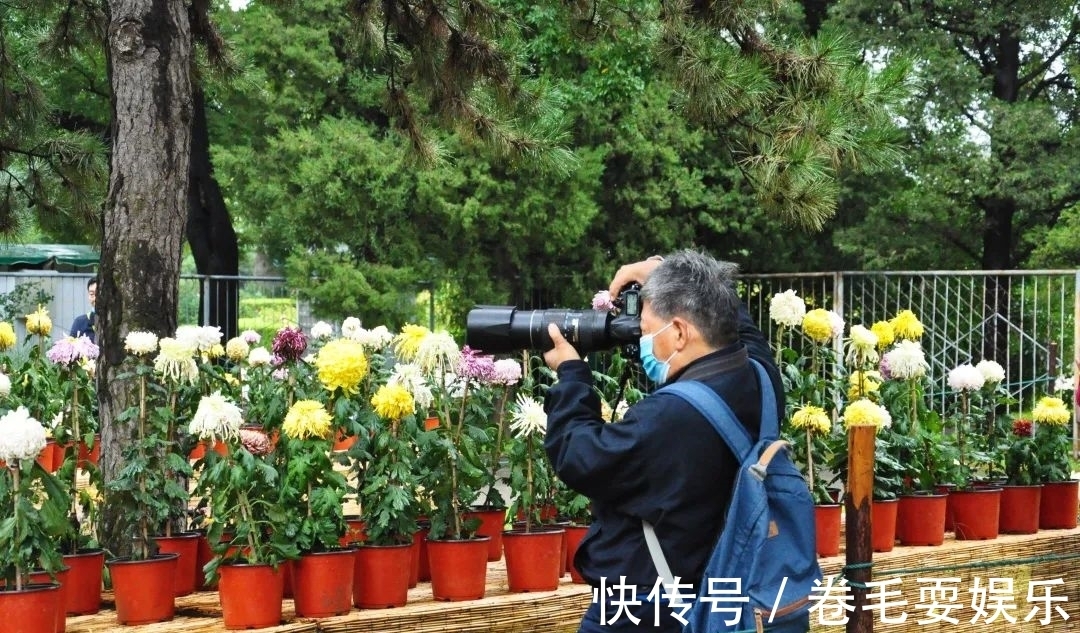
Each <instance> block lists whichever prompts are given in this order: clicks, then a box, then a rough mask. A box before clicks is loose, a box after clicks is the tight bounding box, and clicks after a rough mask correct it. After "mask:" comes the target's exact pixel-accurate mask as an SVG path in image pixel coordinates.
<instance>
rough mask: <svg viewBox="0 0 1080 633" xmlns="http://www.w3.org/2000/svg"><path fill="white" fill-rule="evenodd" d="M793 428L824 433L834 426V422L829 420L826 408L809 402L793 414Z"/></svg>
mask: <svg viewBox="0 0 1080 633" xmlns="http://www.w3.org/2000/svg"><path fill="white" fill-rule="evenodd" d="M791 428H793V429H809V430H810V432H811V433H821V434H824V433H828V432H829V429H831V428H832V422H830V421H829V414H827V413H825V409H822V408H821V407H815V406H814V405H812V404H808V405H806V406H804V407H802V408H801V409H799V410H798V411H796V412H795V414H794V415H792V416H791Z"/></svg>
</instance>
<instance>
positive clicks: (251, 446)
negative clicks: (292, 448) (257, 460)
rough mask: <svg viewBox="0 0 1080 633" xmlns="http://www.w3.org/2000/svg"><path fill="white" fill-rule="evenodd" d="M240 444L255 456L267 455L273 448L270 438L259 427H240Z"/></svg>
mask: <svg viewBox="0 0 1080 633" xmlns="http://www.w3.org/2000/svg"><path fill="white" fill-rule="evenodd" d="M240 444H241V445H242V446H243V447H244V448H245V449H246V450H247V452H249V453H251V454H252V455H255V456H256V457H258V456H262V455H269V454H270V451H272V450H273V449H274V445H273V443H272V442H271V441H270V438H269V437H268V436H267V435H266V433H264V432H263V431H260V430H259V429H240Z"/></svg>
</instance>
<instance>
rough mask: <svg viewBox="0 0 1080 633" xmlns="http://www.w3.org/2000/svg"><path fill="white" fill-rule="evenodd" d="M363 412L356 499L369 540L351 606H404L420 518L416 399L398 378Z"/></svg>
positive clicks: (360, 551) (360, 555) (362, 548)
mask: <svg viewBox="0 0 1080 633" xmlns="http://www.w3.org/2000/svg"><path fill="white" fill-rule="evenodd" d="M370 405H371V407H370V409H369V410H368V415H366V416H365V420H366V422H367V426H366V428H367V429H368V431H369V433H368V438H369V439H368V440H367V441H361V442H357V446H358V447H359V446H363V447H364V449H363V453H362V454H360V455H358V456H357V460H356V463H357V464H363V466H362V467H358V468H357V471H356V499H357V502H358V503H359V504H360V509H361V518H362V519H363V522H364V528H365V539H364V542H362V543H360V544H359V546H358V548H357V553H356V573H355V578H356V582H355V583H354V588H353V604H354V605H355V606H356V607H357V608H361V609H377V608H385V607H400V606H402V605H404V604H405V602H406V600H407V598H408V593H409V581H410V578H411V576H412V571H413V534H414V533H415V532H416V531H417V519H418V517H419V514H420V512H419V504H418V501H417V498H418V496H419V490H418V488H419V477H418V473H417V471H416V461H417V460H416V446H415V437H416V434H417V432H418V428H417V420H416V408H417V407H416V401H415V399H414V398H413V394H412V393H411V392H410V391H409V389H408V388H407V387H406V386H405V385H404V384H402V383H400V382H389V383H387V384H384V385H381V386H380V387H379V388H378V389H377V390H376V392H375V394H374V395H373V396H372V397H371V400H370Z"/></svg>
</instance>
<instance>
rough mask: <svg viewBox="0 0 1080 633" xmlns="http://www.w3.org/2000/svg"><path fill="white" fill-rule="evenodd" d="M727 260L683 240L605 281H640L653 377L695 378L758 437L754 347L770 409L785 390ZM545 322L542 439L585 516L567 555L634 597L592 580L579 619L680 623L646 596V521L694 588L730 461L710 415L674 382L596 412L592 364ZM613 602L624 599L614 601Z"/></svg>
mask: <svg viewBox="0 0 1080 633" xmlns="http://www.w3.org/2000/svg"><path fill="white" fill-rule="evenodd" d="M736 270H737V268H736V266H735V264H731V263H727V262H721V261H717V260H716V259H713V258H712V257H710V256H709V255H706V254H704V253H699V252H695V251H691V250H684V251H680V252H677V253H673V254H671V255H669V256H667V257H664V258H661V257H655V258H650V259H649V260H645V261H642V262H637V263H636V264H629V265H627V266H623V267H622V268H620V269H619V271H618V273H617V274H616V275H615V278H614V279H613V280H612V283H611V287H612V288H613V289H614V291H615V292H617V291H618V290H619V288H621V287H622V286H623V285H624V284H626V283H628V282H631V281H636V282H640V283H643V286H642V288H641V299H642V310H641V360H642V366H643V369H644V371H645V373H646V374H647V375H648V376H649V378H650V379H651V380H652V381H653V382H654V383H655V384H656V385H657V386H659V385H662V384H665V383H669V382H673V381H680V380H697V381H701V382H703V383H704V384H706V385H707V386H708V387H710V388H712V389H713V390H715V391H716V392H717V393H718V394H719V395H720V396H721V397H722V398H723V399H724V401H725V402H727V403H728V404H729V405H730V406H731V409H732V410H733V411H734V412H735V415H736V416H737V417H738V419H739V421H740V422H741V423H742V425H743V427H745V429H746V431H747V432H748V433H749V434H750V435H751V436H752V437H757V435H758V430H759V428H760V419H761V391H760V387H759V385H758V378H757V374H756V373H755V370H754V368H753V366H752V365H751V364H750V359H754V360H756V361H758V362H759V363H761V364H762V365H763V366H764V367H765V370H766V372H767V374H768V376H769V378H770V382H771V383H772V387H773V390H774V391H775V393H776V395H777V402H776V406H777V410H779V411H782V410H783V397H784V390H783V385H782V382H781V379H780V372H779V370H778V369H777V367H776V364H775V363H774V362H773V358H772V352H771V351H770V349H769V344H768V342H767V341H766V340H765V336H764V335H763V334H762V333H761V332H760V330H758V328H757V326H755V325H754V323H753V321H752V320H751V319H750V315H749V313H748V312H747V310H746V306H745V305H743V302H742V301H741V300H740V298H739V297H738V295H737V294H736V292H735V287H734V281H735V273H736ZM548 333H549V334H550V335H551V338H552V341H553V343H554V348H553V349H551V350H549V351H547V352H546V353H545V354H544V360H545V361H546V363H547V365H548V366H549V367H550V368H552V369H555V370H556V372H557V374H558V381H557V382H556V383H555V384H554V385H552V387H551V389H550V390H549V391H548V393H547V398H546V401H545V409H546V410H547V414H548V427H547V435H546V437H545V440H544V448H545V449H546V450H547V454H548V457H550V459H551V463H552V464H553V465H554V468H555V472H556V473H557V474H558V476H559V478H560V479H562V480H563V481H564V482H565V483H566V485H568V486H569V487H571V488H573V489H574V490H577V491H578V492H580V493H582V494H584V495H586V496H588V497H589V498H590V499H591V501H592V511H593V519H594V520H593V523H592V525H591V527H590V528H589V532H588V534H587V535H586V536H585V539H584V540H583V541H582V543H581V545H580V547H579V549H578V551H577V556H576V557H575V559H574V562H575V564H576V565H577V568H578V569H579V570H580V571H581V575H582V576H584V578H585V580H586V581H587V582H588V583H589V584H590V585H592V586H593V587H594V588H598V589H599V588H601V587H602V586H606V587H607V588H608V591H611V586H612V585H613V584H617V583H618V584H623V585H629V586H630V587H631V588H633V589H634V590H635V591H636V599H637V600H638V601H640V603H639V604H635V605H626V604H625V603H623V604H618V601H624V600H627V599H628V598H629V599H630V600H632V599H633V597H632V596H630V597H628V596H626V595H620V591H619V590H616V591H615V592H614V595H610V596H605V592H603V591H601V592H600V593H599V595H600V598H599V601H598V602H593V603H592V605H591V606H590V607H589V609H588V610H587V611H586V612H585V614H584V617H583V618H582V622H581V626H580V629H579V632H580V633H616V632H619V631H637V630H651V631H665V632H671V633H676V632H678V631H681V630H682V625H681V624H680V622H679V621H678V620H677V619H675V618H674V617H672V615H671V612H670V611H669V609H671V607H669V606H667V605H666V604H664V601H662V600H661V601H659V602H660V604H657V601H650V600H649V599H648V597H647V596H648V594H649V593H650V591H651V590H652V589H653V587H654V586H655V583H656V579H657V571H656V567H655V565H654V564H653V560H652V558H651V557H650V555H649V550H648V547H647V546H646V543H645V536H644V533H643V530H642V520H645V521H648V522H650V523H651V524H653V525H654V526H655V527H656V534H657V535H658V536H659V539H660V542H661V545H662V549H663V551H664V552H665V553H666V554H667V559H668V560H669V561H670V562H671V569H672V573H673V574H674V575H675V576H678V577H680V578H681V579H682V582H686V583H691V584H695V587H694V588H693V589H691V590H689V591H688V594H689V595H691V596H693V595H696V591H697V587H696V583H697V582H698V581H699V580H700V579H701V576H702V574H703V573H704V569H705V564H706V562H707V559H708V557H709V555H710V554H711V553H712V549H713V547H714V546H715V544H716V541H717V538H718V536H719V534H720V531H721V530H722V529H723V525H724V514H725V512H726V510H727V505H728V501H729V499H730V498H731V493H732V489H733V486H734V482H735V474H736V471H737V468H738V463H737V460H736V458H735V456H734V455H733V454H732V452H731V450H730V449H729V448H728V447H727V444H725V443H724V440H723V439H722V438H721V437H720V434H719V433H717V432H716V430H715V429H714V428H713V427H712V425H711V424H710V423H709V421H708V420H706V419H705V418H704V417H703V416H702V415H701V414H700V413H698V411H697V410H696V409H694V408H693V406H692V405H690V404H689V403H688V402H686V401H684V400H683V399H681V398H679V397H678V396H675V395H672V394H658V395H653V396H649V397H647V398H645V399H644V400H641V401H640V402H638V403H636V404H634V405H633V406H631V407H630V408H629V409H628V410H627V412H626V414H625V415H624V416H623V418H622V420H621V421H619V422H613V423H610V424H609V423H605V422H604V420H603V419H602V418H601V415H600V398H599V396H598V395H597V391H596V389H595V387H594V385H593V378H592V373H591V371H590V367H589V365H588V364H586V363H585V362H584V361H582V360H581V358H580V356H579V355H578V352H577V350H575V349H574V348H573V347H572V346H571V345H570V343H568V342H567V341H566V339H565V338H563V337H562V336H561V335H560V333H559V330H558V328H557V327H555V326H549V328H548ZM620 581H622V582H621V583H620ZM594 595H596V593H594ZM601 602H603V603H604V604H601ZM620 607H622V608H625V609H626V610H625V611H623V612H621V613H620ZM654 610H655V611H654ZM657 613H658V614H659V622H658V623H656V622H655V617H656V615H657ZM613 618H614V621H613ZM634 619H637V621H636V622H635V621H634ZM750 626H751V627H752V623H751V624H750Z"/></svg>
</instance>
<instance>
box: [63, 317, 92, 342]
mask: <svg viewBox="0 0 1080 633" xmlns="http://www.w3.org/2000/svg"><path fill="white" fill-rule="evenodd" d="M91 314H92V313H91ZM69 334H70V335H71V336H74V337H76V338H78V337H79V336H86V337H88V338H89V339H90V341H91V342H95V341H94V322H93V320H91V318H90V315H89V314H80V315H79V316H77V317H75V321H73V322H72V323H71V331H70V332H69Z"/></svg>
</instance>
